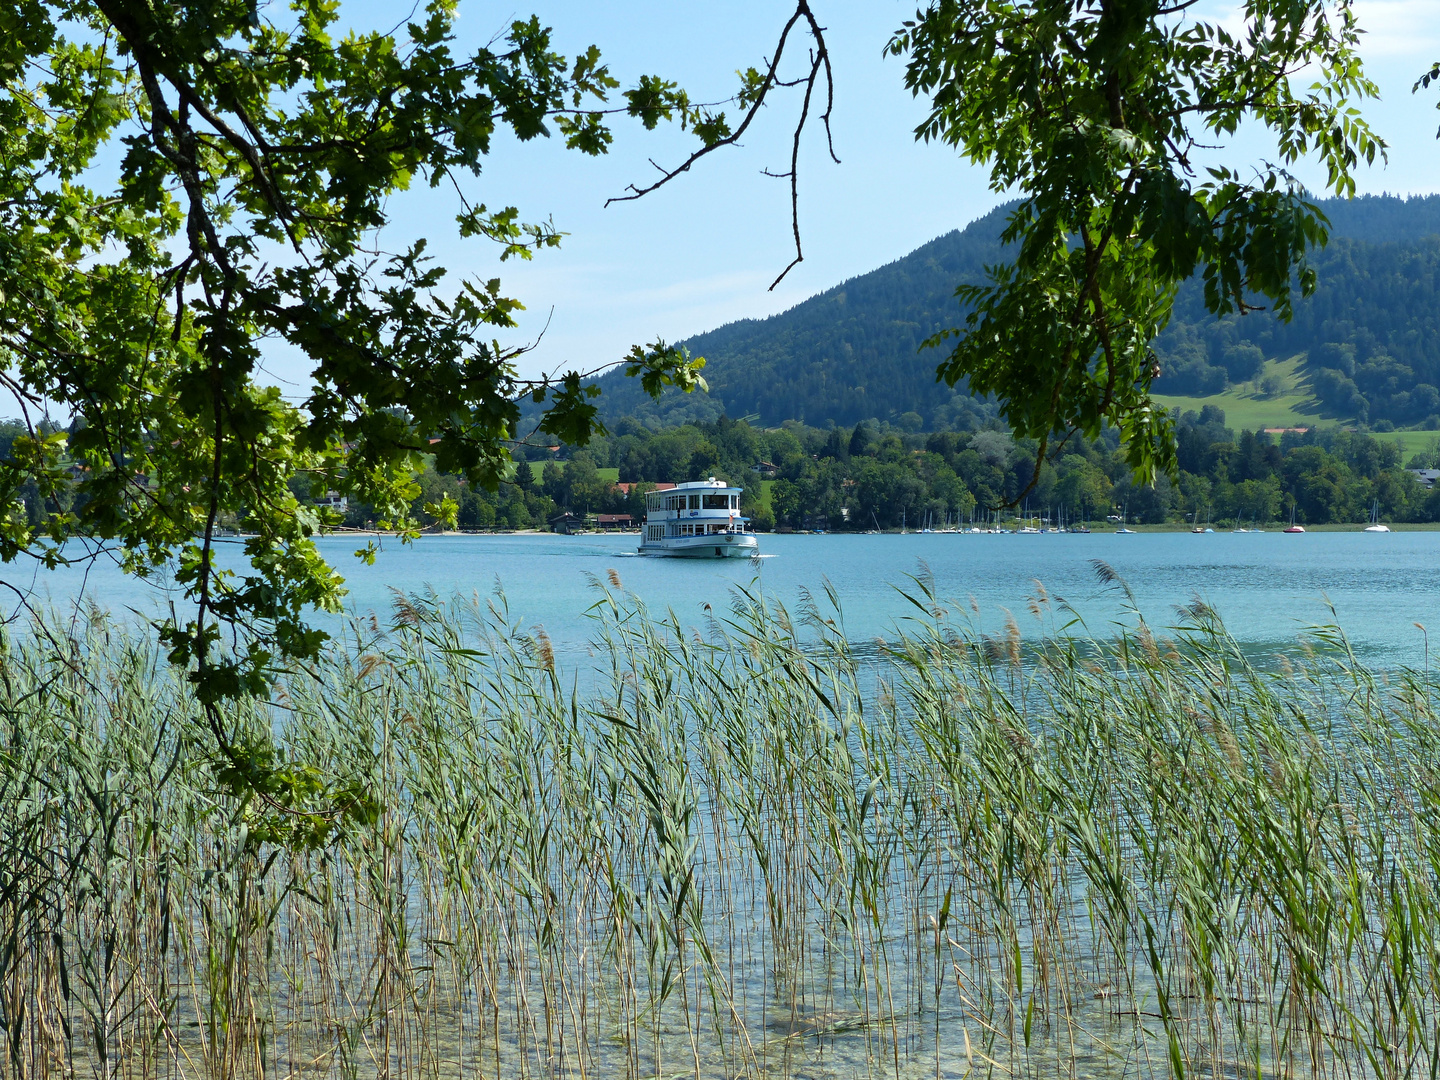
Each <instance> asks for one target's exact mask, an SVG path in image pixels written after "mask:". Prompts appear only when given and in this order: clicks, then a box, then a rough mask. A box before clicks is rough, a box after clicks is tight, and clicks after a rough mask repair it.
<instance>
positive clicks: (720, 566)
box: [0, 530, 1440, 667]
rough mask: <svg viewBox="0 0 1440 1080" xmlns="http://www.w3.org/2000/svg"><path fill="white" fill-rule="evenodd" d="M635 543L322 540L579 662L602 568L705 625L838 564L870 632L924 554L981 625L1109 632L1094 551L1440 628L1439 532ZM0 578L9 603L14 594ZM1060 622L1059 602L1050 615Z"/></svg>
mask: <svg viewBox="0 0 1440 1080" xmlns="http://www.w3.org/2000/svg"><path fill="white" fill-rule="evenodd" d="M637 542H638V540H637V537H635V536H622V535H610V536H548V535H545V536H433V537H423V538H422V539H420V540H418V541H416V542H415V543H414V544H410V545H406V544H401V543H399V542H397V541H391V540H386V541H383V542H382V545H381V546H382V551H381V554H380V556H379V557H378V559H377V560H376V563H375V565H374V566H365V565H363V564H362V563H360V562H359V561H358V560H356V559H355V558H354V557H353V556H352V555H351V552H353V551H354V550H355V548H356V547H357V546H358V545H357V541H356V540H355V539H354V538H353V537H349V538H346V537H327V538H324V539H323V540H322V541H321V548H322V550H323V552H324V553H325V555H326V556H327V558H329V559H330V560H331V562H332V564H333V565H335V566H336V567H337V568H338V569H339V570H340V572H341V573H342V574H344V575H345V577H346V578H347V584H348V587H349V589H350V594H349V596H348V597H347V604H348V605H349V607H350V608H351V609H352V610H354V611H356V612H358V613H361V614H366V613H368V612H370V611H379V612H381V613H382V614H383V613H384V612H385V611H386V610H388V608H389V605H390V597H391V590H392V589H399V590H403V591H407V592H411V591H417V590H422V589H426V588H430V589H434V590H435V591H436V592H437V593H439V594H441V595H442V596H449V595H452V594H461V595H464V596H467V597H468V596H471V595H474V594H476V593H478V594H480V595H482V596H484V595H487V594H489V593H490V592H492V591H493V590H494V589H495V588H496V586H497V584H498V585H500V586H502V587H503V589H504V591H505V594H506V597H507V599H508V602H509V607H510V611H511V615H512V621H513V622H514V623H515V624H517V625H519V626H522V627H524V628H527V629H528V628H530V627H533V626H543V627H544V628H545V630H546V632H547V633H548V634H549V635H550V637H551V639H552V640H553V641H554V643H555V647H556V652H557V654H558V655H559V656H560V657H561V658H562V659H567V660H570V661H572V662H573V661H575V660H583V658H584V656H585V654H586V652H587V642H588V641H589V638H590V634H591V626H590V623H589V621H588V620H587V619H586V618H585V617H584V612H585V610H586V608H587V607H589V606H590V604H591V603H593V602H594V599H595V592H594V585H593V582H594V580H595V579H597V578H598V579H601V580H604V579H605V578H606V576H607V573H608V571H610V570H614V571H615V572H616V573H617V574H618V575H619V578H620V580H621V581H622V582H623V584H624V587H625V588H626V589H628V590H629V591H631V592H633V593H635V594H636V595H637V596H639V597H640V598H641V599H642V600H643V601H644V602H645V603H646V604H647V605H648V606H649V607H650V608H651V610H652V611H664V610H665V609H673V610H674V611H675V613H676V614H677V615H678V616H679V618H680V619H681V621H682V622H683V623H686V624H694V625H698V624H700V623H701V622H702V620H703V619H704V617H705V610H704V607H705V605H706V604H710V605H713V606H714V607H715V608H716V609H717V610H723V608H724V606H725V605H726V604H727V603H728V599H729V596H730V594H731V592H732V590H733V589H734V588H735V587H736V586H745V587H754V586H756V585H758V586H759V587H760V588H763V589H764V590H765V592H766V593H768V594H769V595H771V596H772V597H774V598H775V599H777V600H779V601H781V602H783V603H785V604H787V605H790V606H791V607H792V608H793V607H795V606H797V605H798V604H799V603H800V602H801V600H802V598H803V596H804V595H805V594H806V592H807V590H808V591H809V592H810V593H811V594H814V595H817V596H819V595H822V589H823V587H824V585H825V583H826V582H827V581H828V582H829V583H830V584H831V585H832V586H833V588H834V590H835V592H836V593H837V594H838V596H839V598H840V601H841V603H842V606H843V609H844V615H845V625H846V630H847V633H848V635H849V636H850V638H851V639H852V640H857V641H863V640H868V639H871V638H874V637H876V636H890V635H892V634H893V633H894V632H895V630H896V629H897V627H899V626H902V625H903V623H902V620H904V619H906V618H907V617H909V616H911V615H915V614H918V613H917V612H916V611H915V609H914V608H913V607H912V606H911V605H910V604H909V603H908V602H907V601H906V600H905V599H904V598H903V597H902V596H901V595H900V593H899V591H897V587H898V588H906V587H911V588H912V589H913V585H912V583H911V582H910V581H909V575H913V574H919V573H922V572H923V570H922V567H927V568H928V571H929V572H930V573H931V574H932V575H933V577H934V582H935V589H936V592H937V593H938V594H939V595H940V596H941V597H944V598H947V599H948V600H950V601H953V603H952V604H951V611H952V613H953V614H954V615H955V616H956V617H957V618H958V617H964V618H966V619H969V620H970V621H971V622H973V623H974V624H976V625H977V627H978V628H979V629H982V630H987V631H989V630H994V629H997V628H999V627H1000V626H1001V625H1003V621H1004V619H1005V617H1006V612H1007V611H1008V612H1013V613H1014V615H1015V617H1016V619H1017V620H1018V622H1019V624H1020V627H1021V629H1022V631H1023V632H1024V633H1026V634H1027V635H1034V634H1035V633H1037V632H1039V630H1040V629H1041V624H1039V623H1037V621H1036V620H1035V619H1034V617H1032V616H1031V615H1030V614H1029V612H1028V610H1027V601H1028V599H1029V598H1030V597H1032V596H1034V595H1036V593H1037V588H1036V582H1037V581H1038V582H1039V583H1040V584H1041V585H1043V587H1044V589H1045V590H1046V591H1047V592H1048V593H1049V594H1050V595H1051V596H1052V597H1060V598H1063V599H1064V600H1065V601H1067V602H1068V603H1069V604H1070V605H1071V606H1072V607H1074V608H1075V610H1076V611H1077V612H1078V613H1079V614H1080V615H1081V616H1082V617H1083V618H1084V619H1085V621H1086V624H1087V625H1088V627H1089V629H1090V631H1091V632H1093V633H1097V634H1108V633H1109V632H1110V629H1111V624H1113V623H1115V622H1118V621H1127V622H1128V621H1133V619H1132V618H1131V617H1129V616H1127V615H1126V614H1125V612H1124V610H1123V609H1124V603H1123V597H1122V596H1121V595H1120V593H1119V591H1118V590H1117V589H1116V588H1115V587H1114V586H1106V585H1104V584H1102V583H1101V582H1100V581H1099V580H1098V579H1097V577H1096V573H1095V569H1094V566H1093V560H1097V559H1099V560H1103V561H1105V562H1106V563H1108V564H1109V565H1110V566H1112V567H1113V568H1114V569H1115V571H1116V572H1117V573H1119V574H1120V575H1121V577H1123V578H1124V579H1125V581H1126V582H1128V584H1129V585H1130V587H1131V589H1132V590H1133V592H1134V594H1135V597H1136V600H1137V601H1138V604H1139V607H1140V609H1141V610H1142V611H1143V612H1144V614H1145V617H1146V618H1147V620H1148V621H1149V622H1150V623H1151V625H1152V626H1156V627H1160V626H1168V625H1173V624H1174V623H1176V622H1177V618H1176V614H1175V608H1176V606H1177V605H1179V604H1186V603H1189V602H1190V601H1191V600H1193V599H1194V598H1196V597H1197V596H1198V597H1200V598H1202V599H1204V600H1205V601H1206V602H1208V603H1209V604H1211V605H1212V606H1213V607H1214V608H1216V609H1217V610H1218V611H1219V612H1220V614H1221V616H1222V617H1223V618H1224V620H1225V622H1226V625H1227V626H1228V627H1229V629H1230V631H1231V632H1232V633H1233V634H1234V635H1235V636H1236V637H1237V638H1238V639H1240V641H1242V642H1243V643H1244V644H1246V645H1247V646H1249V647H1251V648H1252V649H1254V650H1258V651H1260V652H1264V651H1266V650H1269V649H1272V648H1273V649H1282V648H1286V647H1287V646H1291V645H1293V644H1294V642H1295V640H1296V637H1297V635H1299V634H1300V633H1302V632H1303V631H1304V629H1305V628H1306V627H1307V626H1312V625H1316V624H1321V623H1327V622H1330V621H1331V618H1332V617H1331V615H1330V612H1329V610H1328V609H1327V607H1326V604H1325V602H1326V600H1327V599H1328V601H1329V602H1330V603H1332V604H1333V605H1334V608H1335V613H1336V616H1337V617H1338V621H1339V624H1340V625H1341V626H1342V627H1343V628H1344V630H1345V631H1346V633H1347V634H1348V635H1349V637H1350V638H1351V640H1352V641H1353V642H1354V644H1355V646H1356V649H1357V652H1359V653H1360V654H1361V655H1362V656H1363V657H1364V658H1365V659H1366V660H1367V661H1369V662H1371V663H1375V664H1378V665H1380V666H1400V665H1409V666H1414V667H1420V666H1422V665H1423V664H1424V663H1425V647H1424V636H1423V635H1422V633H1421V632H1420V631H1419V630H1418V629H1416V627H1415V625H1414V624H1415V623H1417V622H1419V623H1422V624H1426V625H1430V624H1432V623H1433V624H1434V625H1433V627H1432V628H1433V629H1440V532H1411V533H1391V534H1388V535H1374V534H1366V533H1362V532H1359V531H1358V530H1357V531H1356V532H1354V533H1309V534H1305V535H1303V536H1286V535H1284V534H1282V533H1279V532H1268V533H1259V534H1256V533H1249V534H1236V533H1213V534H1204V535H1194V534H1191V533H1137V534H1133V535H1125V536H1121V535H1116V534H1114V533H1109V532H1105V533H1098V532H1097V533H1093V534H1091V535H1088V536H1083V535H1069V534H1058V533H1057V534H1042V535H1025V536H1020V535H999V536H988V535H986V536H973V535H963V534H962V535H956V534H942V533H935V534H911V535H907V536H898V535H883V536H864V535H826V536H764V537H762V538H761V549H762V551H763V552H765V554H766V555H767V556H768V557H767V558H764V559H761V560H758V561H750V560H715V561H700V560H683V559H664V558H650V557H639V556H637V555H636V554H635V546H636V544H637ZM0 580H3V581H5V582H8V583H9V584H11V585H13V586H15V587H16V588H19V589H21V590H22V591H26V592H30V593H31V594H32V596H33V597H34V598H35V599H38V600H40V601H42V602H44V601H48V602H50V603H53V604H57V605H63V604H67V603H70V602H72V601H73V600H74V598H75V597H76V596H77V595H79V594H80V593H81V592H82V590H83V591H84V592H85V593H86V594H88V595H89V596H90V597H92V598H93V599H94V600H95V601H96V602H97V603H99V604H100V605H101V606H102V607H106V608H109V609H111V610H112V611H114V612H116V613H117V614H121V613H124V612H127V611H129V612H135V613H138V614H139V615H143V616H152V615H154V614H156V613H157V612H158V611H159V610H160V609H161V608H163V607H164V606H165V605H167V604H168V603H169V602H170V600H171V599H172V598H174V597H175V596H176V594H175V593H173V592H172V591H170V590H167V588H166V586H165V582H164V581H163V580H160V581H156V582H153V583H142V582H137V581H135V580H133V579H130V578H127V577H125V576H124V575H123V574H121V573H120V572H119V570H118V569H117V568H116V567H115V566H114V564H113V563H112V562H109V561H107V560H106V559H104V558H101V559H97V560H95V561H93V562H91V563H89V564H87V565H85V566H83V567H69V568H65V569H62V570H57V571H52V572H43V571H42V572H34V571H31V572H26V571H25V570H24V568H23V567H20V566H18V565H11V566H6V567H0ZM0 593H3V594H4V595H0V604H3V605H4V610H5V611H6V612H7V613H8V612H9V611H11V610H13V608H14V604H15V599H14V595H13V594H11V593H10V590H8V589H6V590H0ZM972 600H973V602H974V608H972V607H971V601H972ZM976 609H978V614H977V613H976ZM1055 626H1056V623H1055V620H1054V618H1053V617H1052V619H1051V620H1050V621H1049V622H1048V623H1047V624H1046V628H1047V629H1054V628H1055Z"/></svg>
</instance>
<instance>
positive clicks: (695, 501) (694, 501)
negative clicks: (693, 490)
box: [690, 495, 700, 510]
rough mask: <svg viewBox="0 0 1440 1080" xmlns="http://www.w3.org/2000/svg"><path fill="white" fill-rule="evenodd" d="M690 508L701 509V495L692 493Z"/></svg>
mask: <svg viewBox="0 0 1440 1080" xmlns="http://www.w3.org/2000/svg"><path fill="white" fill-rule="evenodd" d="M690 509H691V510H699V509H700V496H699V495H691V496H690Z"/></svg>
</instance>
